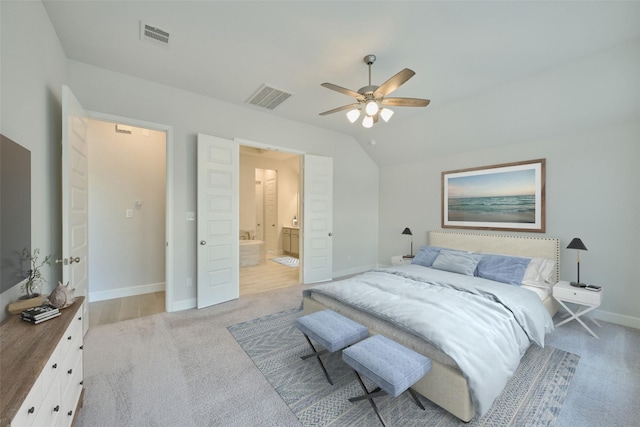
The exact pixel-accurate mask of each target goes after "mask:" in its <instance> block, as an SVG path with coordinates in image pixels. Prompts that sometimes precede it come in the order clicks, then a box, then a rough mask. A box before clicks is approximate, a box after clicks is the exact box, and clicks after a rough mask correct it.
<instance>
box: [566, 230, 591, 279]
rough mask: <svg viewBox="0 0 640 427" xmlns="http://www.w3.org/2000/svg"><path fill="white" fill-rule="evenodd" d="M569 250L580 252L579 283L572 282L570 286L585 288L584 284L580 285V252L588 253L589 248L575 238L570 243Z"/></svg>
mask: <svg viewBox="0 0 640 427" xmlns="http://www.w3.org/2000/svg"><path fill="white" fill-rule="evenodd" d="M567 249H577V250H578V252H577V254H578V281H577V282H571V283H570V285H571V286H577V287H580V288H584V287H585V286H586V285H585V284H584V283H580V251H586V250H587V247H586V246H585V245H584V243H582V240H580V239H578V238H577V237H575V238H574V239H573V240H572V241H571V242H570V243H569V246H567Z"/></svg>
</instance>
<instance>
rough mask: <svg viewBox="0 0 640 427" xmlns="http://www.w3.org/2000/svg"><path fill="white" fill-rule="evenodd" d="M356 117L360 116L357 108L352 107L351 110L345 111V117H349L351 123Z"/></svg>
mask: <svg viewBox="0 0 640 427" xmlns="http://www.w3.org/2000/svg"><path fill="white" fill-rule="evenodd" d="M358 117H360V109H359V108H354V109H353V110H349V111H347V119H349V121H350V122H351V123H355V122H356V120H358Z"/></svg>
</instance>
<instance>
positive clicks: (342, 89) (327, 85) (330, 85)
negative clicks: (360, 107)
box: [320, 83, 364, 101]
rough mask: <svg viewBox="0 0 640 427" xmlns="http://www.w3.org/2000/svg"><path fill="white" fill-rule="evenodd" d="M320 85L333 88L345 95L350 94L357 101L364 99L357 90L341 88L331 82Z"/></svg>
mask: <svg viewBox="0 0 640 427" xmlns="http://www.w3.org/2000/svg"><path fill="white" fill-rule="evenodd" d="M320 86H323V87H326V88H327V89H331V90H335V91H336V92H340V93H342V94H345V95H349V96H352V97H354V98H356V99H357V100H358V101H360V100H364V96H362V94H359V93H358V92H355V91H353V90H351V89H346V88H343V87H342V86H338V85H334V84H333V83H322V84H321V85H320Z"/></svg>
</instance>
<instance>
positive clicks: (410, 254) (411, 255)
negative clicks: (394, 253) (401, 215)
mask: <svg viewBox="0 0 640 427" xmlns="http://www.w3.org/2000/svg"><path fill="white" fill-rule="evenodd" d="M402 234H406V235H408V236H410V237H411V246H410V252H409V255H403V256H402V258H413V233H411V230H409V227H406V228H405V229H404V230H403V231H402Z"/></svg>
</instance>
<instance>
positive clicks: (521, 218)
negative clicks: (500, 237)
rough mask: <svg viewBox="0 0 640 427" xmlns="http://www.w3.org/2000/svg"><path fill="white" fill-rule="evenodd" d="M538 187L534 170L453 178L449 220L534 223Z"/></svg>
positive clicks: (449, 188) (449, 184) (450, 187)
mask: <svg viewBox="0 0 640 427" xmlns="http://www.w3.org/2000/svg"><path fill="white" fill-rule="evenodd" d="M535 190H536V187H535V171H534V170H532V169H528V170H518V171H508V172H498V173H486V174H476V175H470V176H462V177H457V178H450V179H449V180H448V200H447V203H448V206H447V208H448V212H447V219H448V220H449V221H465V222H468V221H473V222H510V223H523V224H534V223H535V220H536V192H535Z"/></svg>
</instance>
